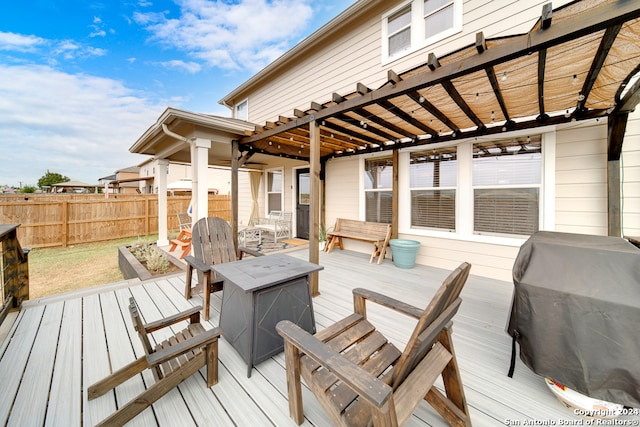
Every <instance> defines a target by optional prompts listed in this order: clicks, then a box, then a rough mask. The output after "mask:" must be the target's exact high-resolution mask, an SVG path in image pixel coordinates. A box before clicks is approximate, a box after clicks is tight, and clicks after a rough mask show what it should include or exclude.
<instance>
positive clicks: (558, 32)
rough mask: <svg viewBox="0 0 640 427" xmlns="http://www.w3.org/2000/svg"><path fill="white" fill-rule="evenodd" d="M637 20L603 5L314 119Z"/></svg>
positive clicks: (630, 7) (620, 6)
mask: <svg viewBox="0 0 640 427" xmlns="http://www.w3.org/2000/svg"><path fill="white" fill-rule="evenodd" d="M639 16H640V9H639V8H638V7H637V5H636V4H635V3H634V2H610V3H604V4H601V5H599V6H596V7H593V8H591V9H589V10H586V11H584V12H582V13H580V14H577V15H574V16H570V17H567V18H566V19H564V20H563V21H562V25H554V26H549V27H548V28H547V29H545V30H543V31H539V30H532V31H530V32H529V33H527V34H523V35H520V36H516V37H513V38H512V39H510V40H509V41H508V42H505V43H503V44H502V45H498V46H495V47H492V48H491V49H489V50H486V51H484V52H483V53H482V54H481V55H480V54H479V55H477V56H475V57H473V58H468V59H465V60H464V61H456V62H453V63H449V64H444V65H441V66H440V67H438V68H436V69H434V70H433V71H428V72H422V73H417V74H415V75H412V76H410V77H407V78H406V79H404V80H402V81H399V82H398V83H396V84H394V85H385V86H383V87H381V88H379V89H376V90H373V91H370V92H366V93H364V94H362V95H361V96H359V97H354V98H352V99H346V100H345V101H343V102H341V103H339V104H335V105H332V106H329V107H326V108H323V109H322V110H321V111H318V112H316V113H315V114H314V119H315V120H323V119H326V118H330V117H335V116H337V115H339V114H344V113H345V112H348V111H353V110H354V109H357V108H364V107H366V106H368V105H371V104H379V103H380V102H381V101H384V100H389V99H391V98H395V97H399V96H402V95H408V94H409V93H412V92H416V91H418V90H420V89H422V88H426V87H430V86H434V85H436V84H441V83H445V84H446V82H450V81H451V80H454V79H456V78H458V77H461V76H464V75H468V74H471V73H474V72H477V71H480V70H485V69H487V68H489V67H493V66H495V65H498V64H502V63H505V62H508V61H510V60H512V59H516V58H519V57H522V56H525V55H529V54H531V53H534V52H538V51H541V50H543V49H548V48H550V47H552V46H557V45H560V44H562V43H565V42H568V41H570V40H574V39H577V38H580V37H582V36H584V35H587V34H591V33H595V32H597V31H601V30H605V29H607V28H608V27H611V26H614V25H621V24H622V23H624V22H626V21H628V20H631V19H634V18H637V17H639ZM310 121H311V118H310V117H309V116H303V117H298V118H297V119H295V120H292V121H290V122H288V123H285V124H282V125H279V126H278V127H276V128H274V129H269V130H266V131H264V132H261V133H258V134H255V135H252V136H249V137H245V138H243V139H242V143H243V144H246V143H251V142H254V141H258V140H260V139H264V138H267V137H269V136H271V135H275V134H277V133H281V132H283V131H286V130H290V129H294V128H297V127H300V126H304V125H307V124H308V123H309V122H310Z"/></svg>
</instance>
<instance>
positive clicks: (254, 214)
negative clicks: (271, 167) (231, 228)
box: [248, 171, 262, 225]
mask: <svg viewBox="0 0 640 427" xmlns="http://www.w3.org/2000/svg"><path fill="white" fill-rule="evenodd" d="M261 178H262V172H259V171H251V172H249V182H250V183H251V215H249V222H248V225H254V222H255V220H256V219H258V218H259V217H260V209H259V208H258V196H259V194H260V191H259V190H260V179H261Z"/></svg>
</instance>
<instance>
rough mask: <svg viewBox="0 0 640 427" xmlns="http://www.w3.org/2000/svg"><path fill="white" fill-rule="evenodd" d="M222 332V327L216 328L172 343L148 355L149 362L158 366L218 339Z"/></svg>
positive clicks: (150, 364)
mask: <svg viewBox="0 0 640 427" xmlns="http://www.w3.org/2000/svg"><path fill="white" fill-rule="evenodd" d="M221 334H222V329H220V328H219V327H218V328H214V329H210V330H208V331H205V332H203V333H201V334H199V335H198V336H196V337H193V338H189V339H188V340H186V341H182V342H180V343H178V344H176V345H172V346H170V347H168V348H165V349H162V350H160V351H156V352H155V353H151V354H150V355H148V356H147V363H148V364H149V366H157V365H160V364H162V363H164V362H167V361H169V360H171V359H174V358H175V357H177V356H180V355H181V354H184V353H186V352H188V351H191V350H194V349H197V348H202V347H204V346H206V345H208V344H210V343H212V342H214V341H216V340H217V339H218V338H219V337H220V335H221Z"/></svg>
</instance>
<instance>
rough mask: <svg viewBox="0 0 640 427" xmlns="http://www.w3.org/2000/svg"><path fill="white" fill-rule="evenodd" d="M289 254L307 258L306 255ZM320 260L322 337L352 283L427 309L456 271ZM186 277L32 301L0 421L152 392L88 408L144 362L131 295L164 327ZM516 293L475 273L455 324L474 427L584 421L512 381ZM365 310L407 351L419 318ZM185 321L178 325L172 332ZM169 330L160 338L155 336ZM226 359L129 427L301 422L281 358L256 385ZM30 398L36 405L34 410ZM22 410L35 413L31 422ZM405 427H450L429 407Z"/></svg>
mask: <svg viewBox="0 0 640 427" xmlns="http://www.w3.org/2000/svg"><path fill="white" fill-rule="evenodd" d="M290 255H292V256H296V257H301V258H303V259H304V258H306V256H307V253H306V252H291V253H290ZM320 264H321V265H323V266H324V267H325V269H324V270H323V271H321V272H320V273H319V275H320V277H319V283H320V295H319V296H317V297H315V298H314V300H313V304H314V310H315V319H316V324H317V329H318V330H321V329H323V328H324V327H326V326H328V325H330V324H331V323H333V322H335V321H337V320H339V319H340V318H342V317H345V316H346V315H348V314H350V313H351V312H352V309H353V299H352V293H351V291H352V289H353V288H355V287H366V288H371V289H374V290H377V291H379V292H382V293H385V294H387V295H389V296H391V297H394V298H397V299H399V300H402V301H405V302H408V303H410V304H412V305H416V306H418V307H424V306H426V304H427V303H428V302H429V300H430V299H431V297H432V296H433V294H434V293H435V292H436V290H437V288H438V287H439V286H440V283H441V281H442V280H443V279H444V278H445V277H446V275H447V274H448V273H449V272H448V271H445V270H440V269H434V268H428V267H424V266H416V267H415V268H414V269H410V270H400V269H398V268H395V267H394V266H393V264H392V263H391V262H390V261H389V260H385V262H383V263H382V264H381V265H377V264H369V263H368V256H367V255H366V254H359V253H355V252H350V251H339V252H334V253H331V254H326V253H324V252H323V253H321V254H320ZM184 280H185V278H184V274H178V275H174V276H168V277H163V278H160V279H155V280H151V281H147V282H142V283H140V282H137V283H127V284H126V285H125V284H123V283H118V284H115V285H107V286H105V287H103V288H95V289H93V290H92V291H91V292H89V291H83V292H80V293H78V294H66V295H64V296H57V297H55V298H52V299H40V300H38V301H36V302H30V303H29V304H26V305H25V307H24V308H23V309H22V311H21V312H20V314H19V315H18V317H17V319H16V323H15V324H14V326H13V327H12V328H11V330H10V331H9V333H8V336H7V339H5V341H4V342H3V343H2V344H1V345H0V384H2V387H0V423H2V424H7V425H18V424H23V425H26V424H28V425H52V426H53V425H85V426H91V425H94V424H95V423H97V422H98V421H100V420H102V419H104V418H105V417H106V416H108V415H109V414H111V413H113V412H114V411H115V409H116V404H117V403H118V404H120V405H121V404H122V403H123V402H127V401H129V400H130V399H132V398H133V397H134V396H136V395H137V394H138V393H140V392H141V391H142V390H143V389H144V387H148V386H149V385H151V384H152V383H153V382H154V379H153V376H152V374H151V372H145V373H144V374H142V375H138V376H136V377H135V378H133V379H131V380H129V381H128V382H127V383H125V384H123V385H121V386H119V387H117V388H116V391H115V392H114V391H110V392H108V393H106V394H105V395H104V396H102V397H100V398H97V399H95V400H93V401H90V402H89V401H87V399H86V389H87V387H88V386H89V385H91V384H93V383H94V382H95V381H98V380H100V379H102V378H104V377H105V376H106V375H108V374H109V373H110V372H111V370H113V369H117V368H118V367H120V366H123V365H124V364H126V363H129V362H131V361H133V360H134V359H135V358H136V357H139V356H141V355H142V354H143V348H142V344H141V343H140V340H139V339H138V337H137V333H136V332H135V330H134V329H133V325H132V323H131V319H130V316H129V312H128V301H129V297H130V296H134V297H135V298H136V300H137V302H138V304H139V306H140V311H141V314H142V316H143V319H144V321H145V322H149V321H153V320H158V319H160V318H163V317H166V316H168V315H171V314H175V313H177V312H179V311H182V310H184V309H187V308H190V307H193V306H195V305H199V304H202V296H201V295H194V296H193V298H192V299H191V300H185V299H184V296H183V294H184ZM512 289H513V286H512V285H511V284H510V283H506V282H497V281H493V280H489V279H485V278H481V277H477V276H474V275H473V269H472V270H471V276H470V278H469V281H468V283H467V285H466V287H465V289H464V290H463V292H462V298H463V303H462V306H461V308H460V311H459V313H458V314H457V315H456V317H455V319H454V327H453V342H454V346H455V350H456V353H457V357H458V362H459V365H460V370H461V376H462V381H463V384H464V389H465V394H466V397H467V401H468V403H469V406H470V412H471V419H472V421H473V425H474V426H476V427H478V426H495V425H503V424H505V423H506V421H507V420H512V421H519V422H520V423H523V422H524V421H526V420H553V421H555V422H556V423H558V421H559V420H561V419H562V420H580V419H579V418H577V417H576V416H574V415H573V414H572V413H571V411H569V410H568V409H566V408H564V407H563V406H562V405H561V404H560V402H559V401H558V400H557V399H556V398H555V397H554V396H553V395H552V394H551V393H550V392H549V391H548V390H547V388H546V386H545V384H544V381H543V379H542V378H541V377H539V376H537V375H535V374H534V373H532V372H531V371H530V370H529V369H528V368H527V367H525V366H524V364H522V362H520V360H517V363H516V370H515V375H514V378H508V377H507V375H506V372H507V370H508V367H509V361H510V356H511V340H510V338H509V337H508V336H507V334H506V333H505V324H506V321H507V316H508V312H509V307H510V300H511V292H512ZM221 303H222V302H221V292H217V293H215V294H213V295H212V296H211V319H210V321H208V322H203V324H204V326H205V328H207V329H209V328H213V327H215V326H217V324H218V319H219V315H220V307H221ZM367 311H368V315H369V318H370V320H371V321H372V323H374V324H376V326H377V327H378V328H379V329H380V330H381V331H382V332H383V333H384V334H385V335H388V337H389V339H390V340H391V341H392V342H394V344H396V345H397V346H398V347H400V348H402V347H403V345H404V343H405V342H406V340H407V339H408V335H409V334H410V332H411V329H412V328H413V325H414V324H415V320H413V319H410V318H407V317H405V316H403V315H400V314H398V313H395V312H392V313H391V314H390V313H389V312H388V310H385V309H384V308H381V307H379V306H377V305H375V304H367ZM185 324H186V323H183V324H182V325H176V326H175V327H174V331H175V330H178V329H181V328H182V327H184V325H185ZM170 333H172V331H158V332H155V333H154V334H153V340H154V341H158V340H162V339H164V338H165V337H166V336H167V334H170ZM58 334H59V338H58ZM219 355H220V363H219V383H218V384H217V385H215V386H213V387H211V388H208V387H207V386H206V382H205V379H204V378H205V369H204V368H203V369H201V371H200V372H199V373H197V374H195V375H193V376H192V377H190V378H189V379H187V380H186V381H185V382H183V383H182V384H181V385H180V386H179V387H178V388H177V389H174V390H172V391H171V392H170V393H168V394H167V395H166V396H164V397H163V398H161V399H160V400H159V401H158V402H156V403H155V404H154V405H153V407H152V408H148V409H147V410H145V411H144V413H143V414H141V415H139V416H138V417H136V418H134V419H133V420H132V422H131V423H129V424H128V425H131V426H160V427H169V426H175V425H216V426H236V427H237V426H250V427H253V426H261V427H262V426H278V427H279V426H294V425H295V424H294V423H293V421H292V420H291V419H290V418H289V415H288V402H287V393H286V376H285V368H284V356H283V354H278V355H276V356H274V357H272V358H270V359H268V360H266V361H264V362H262V363H260V364H258V365H257V366H256V367H255V368H254V369H253V370H252V375H251V378H247V375H246V372H247V371H246V364H245V362H244V361H243V360H242V358H241V357H240V355H239V354H238V353H237V352H236V351H235V350H234V349H233V348H232V347H231V345H229V343H227V342H226V341H225V340H224V339H221V340H220V342H219ZM436 384H439V383H436ZM26 396H30V397H31V400H29V399H26V398H25V397H26ZM80 396H82V398H80ZM28 401H29V402H31V401H33V402H32V403H30V405H31V406H28V405H27V402H28ZM116 402H117V403H116ZM303 402H304V413H305V420H304V425H305V426H322V427H325V426H329V425H330V422H329V420H328V418H327V417H326V415H325V414H324V412H323V411H322V409H321V408H320V406H319V404H318V403H317V401H316V400H315V398H314V397H313V395H312V393H311V392H310V391H309V390H308V389H307V388H306V387H303ZM43 408H44V409H43ZM27 409H33V410H32V411H31V412H30V413H29V414H27ZM45 417H46V418H45ZM620 419H621V420H624V419H625V418H624V417H621V418H620ZM407 425H409V426H416V427H422V426H431V427H440V426H443V425H445V424H444V422H443V421H442V419H441V418H440V417H439V416H438V415H437V414H436V413H435V412H434V411H433V409H431V408H430V407H429V405H427V404H426V403H422V404H420V406H419V407H418V408H417V410H416V411H415V413H414V415H413V416H412V417H411V419H410V420H409V422H408V424H407Z"/></svg>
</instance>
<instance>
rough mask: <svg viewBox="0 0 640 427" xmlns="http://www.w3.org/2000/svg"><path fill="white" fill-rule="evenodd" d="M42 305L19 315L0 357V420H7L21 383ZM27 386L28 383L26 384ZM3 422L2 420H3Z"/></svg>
mask: <svg viewBox="0 0 640 427" xmlns="http://www.w3.org/2000/svg"><path fill="white" fill-rule="evenodd" d="M43 314H44V307H38V308H36V309H33V310H29V311H28V312H25V313H23V314H22V316H19V318H18V320H19V323H18V325H17V327H16V329H15V330H14V333H13V334H11V335H9V336H7V338H5V339H11V343H10V344H9V345H8V346H7V347H6V349H5V351H4V353H3V354H2V359H0V384H2V387H0V420H8V419H9V416H10V415H11V409H12V407H13V402H14V401H15V398H16V395H17V394H18V392H19V389H20V387H21V385H22V374H23V373H24V370H25V368H26V366H27V362H28V360H29V354H30V353H31V350H32V347H33V343H34V341H35V339H36V336H37V334H38V329H39V326H40V322H41V320H42V316H43ZM26 386H27V387H28V385H26ZM3 424H4V421H3Z"/></svg>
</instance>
